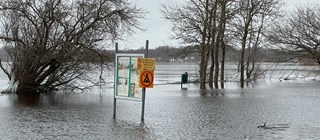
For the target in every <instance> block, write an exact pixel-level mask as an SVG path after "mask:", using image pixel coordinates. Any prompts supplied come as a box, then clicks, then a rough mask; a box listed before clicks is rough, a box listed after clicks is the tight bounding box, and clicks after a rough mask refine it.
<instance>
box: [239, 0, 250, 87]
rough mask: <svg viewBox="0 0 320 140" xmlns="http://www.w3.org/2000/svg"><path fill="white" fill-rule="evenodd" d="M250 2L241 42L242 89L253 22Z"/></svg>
mask: <svg viewBox="0 0 320 140" xmlns="http://www.w3.org/2000/svg"><path fill="white" fill-rule="evenodd" d="M249 5H250V4H249V0H248V5H247V16H246V18H245V25H244V29H243V37H242V40H241V52H240V87H241V88H244V71H245V65H244V57H245V49H246V44H247V37H248V33H249V26H250V23H251V21H252V12H253V8H252V7H249Z"/></svg>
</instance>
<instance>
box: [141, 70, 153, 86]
mask: <svg viewBox="0 0 320 140" xmlns="http://www.w3.org/2000/svg"><path fill="white" fill-rule="evenodd" d="M153 74H154V71H153V70H140V72H139V87H146V88H152V87H153V81H154V80H153V79H154V76H153Z"/></svg>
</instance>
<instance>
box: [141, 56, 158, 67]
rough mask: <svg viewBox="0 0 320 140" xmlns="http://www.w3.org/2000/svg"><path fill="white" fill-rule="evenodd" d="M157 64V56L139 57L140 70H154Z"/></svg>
mask: <svg viewBox="0 0 320 140" xmlns="http://www.w3.org/2000/svg"><path fill="white" fill-rule="evenodd" d="M155 65H156V59H155V58H142V57H141V58H137V68H138V69H140V70H154V69H155Z"/></svg>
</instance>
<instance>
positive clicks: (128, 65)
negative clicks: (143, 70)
mask: <svg viewBox="0 0 320 140" xmlns="http://www.w3.org/2000/svg"><path fill="white" fill-rule="evenodd" d="M143 56H144V55H143V54H117V55H116V75H115V76H116V78H115V94H116V97H127V98H136V99H140V98H141V93H142V89H141V88H139V84H138V81H139V80H138V79H137V78H138V74H139V70H138V68H137V67H136V66H137V64H136V63H137V58H138V57H143Z"/></svg>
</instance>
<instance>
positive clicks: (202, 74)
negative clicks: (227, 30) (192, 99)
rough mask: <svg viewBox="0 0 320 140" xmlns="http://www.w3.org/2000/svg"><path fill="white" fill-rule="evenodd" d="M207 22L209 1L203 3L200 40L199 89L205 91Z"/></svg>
mask: <svg viewBox="0 0 320 140" xmlns="http://www.w3.org/2000/svg"><path fill="white" fill-rule="evenodd" d="M208 20H209V0H206V3H205V17H204V23H203V24H204V27H203V31H202V34H201V35H202V36H201V37H202V39H201V62H200V89H206V80H207V67H208V55H209V53H208V51H209V49H208V45H207V43H206V42H207V30H208Z"/></svg>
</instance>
